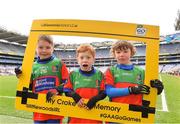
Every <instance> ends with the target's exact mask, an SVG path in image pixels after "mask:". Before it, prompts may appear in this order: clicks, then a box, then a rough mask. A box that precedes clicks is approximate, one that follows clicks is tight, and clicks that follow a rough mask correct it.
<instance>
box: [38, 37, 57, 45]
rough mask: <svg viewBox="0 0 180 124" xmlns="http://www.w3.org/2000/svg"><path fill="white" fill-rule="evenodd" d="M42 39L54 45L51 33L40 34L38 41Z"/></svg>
mask: <svg viewBox="0 0 180 124" xmlns="http://www.w3.org/2000/svg"><path fill="white" fill-rule="evenodd" d="M41 40H43V41H47V42H48V43H49V44H51V45H52V46H54V42H53V38H52V37H51V36H50V35H40V36H39V38H38V42H39V41H41Z"/></svg>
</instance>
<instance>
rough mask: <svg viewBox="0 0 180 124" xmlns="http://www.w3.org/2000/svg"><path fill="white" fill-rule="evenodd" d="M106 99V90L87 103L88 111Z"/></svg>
mask: <svg viewBox="0 0 180 124" xmlns="http://www.w3.org/2000/svg"><path fill="white" fill-rule="evenodd" d="M104 98H106V93H105V91H104V90H101V91H100V92H99V94H98V95H96V96H94V97H92V98H91V99H89V101H88V103H87V107H88V108H87V109H92V108H93V107H94V106H95V105H96V103H97V102H98V101H100V100H102V99H104Z"/></svg>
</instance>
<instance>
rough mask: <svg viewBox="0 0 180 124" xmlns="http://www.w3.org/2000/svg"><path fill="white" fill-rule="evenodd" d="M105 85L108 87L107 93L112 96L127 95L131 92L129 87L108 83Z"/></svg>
mask: <svg viewBox="0 0 180 124" xmlns="http://www.w3.org/2000/svg"><path fill="white" fill-rule="evenodd" d="M105 87H106V94H107V96H109V97H110V98H112V97H119V96H127V95H129V94H130V93H129V89H128V88H114V87H113V86H111V85H106V86H105Z"/></svg>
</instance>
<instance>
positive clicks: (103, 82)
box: [100, 73, 105, 90]
mask: <svg viewBox="0 0 180 124" xmlns="http://www.w3.org/2000/svg"><path fill="white" fill-rule="evenodd" d="M100 90H105V78H104V74H103V73H102V80H101V85H100Z"/></svg>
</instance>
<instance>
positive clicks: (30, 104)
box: [16, 20, 159, 123]
mask: <svg viewBox="0 0 180 124" xmlns="http://www.w3.org/2000/svg"><path fill="white" fill-rule="evenodd" d="M41 34H47V35H63V36H79V37H81V36H87V37H97V38H111V39H119V40H129V41H140V42H143V43H145V44H146V58H145V60H146V65H145V68H146V71H145V84H146V85H148V86H150V80H152V79H158V60H159V54H158V53H159V27H158V26H151V25H142V24H130V23H120V22H108V21H90V20H34V21H33V24H32V28H31V31H30V35H29V38H28V42H27V47H26V50H25V54H24V59H23V64H22V72H23V73H22V75H21V76H20V78H19V83H18V87H17V94H16V108H17V109H19V110H27V111H32V112H40V113H47V114H54V115H63V116H69V117H77V118H78V117H80V118H86V119H94V120H103V121H107V122H122V123H153V122H154V117H155V107H156V94H157V91H156V89H155V88H152V87H151V89H150V90H151V93H150V94H149V95H143V105H142V106H134V105H130V104H120V103H114V102H108V101H100V102H98V104H97V105H96V106H95V107H94V108H93V109H92V110H90V111H87V110H85V109H79V107H78V106H75V105H74V102H73V99H72V98H69V97H65V96H56V97H55V98H54V99H53V101H52V102H47V101H46V95H45V94H40V93H39V94H35V93H32V92H30V91H28V88H29V82H30V77H31V71H32V65H33V61H34V56H35V49H36V45H37V40H38V37H39V35H41ZM86 102H87V101H86Z"/></svg>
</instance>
